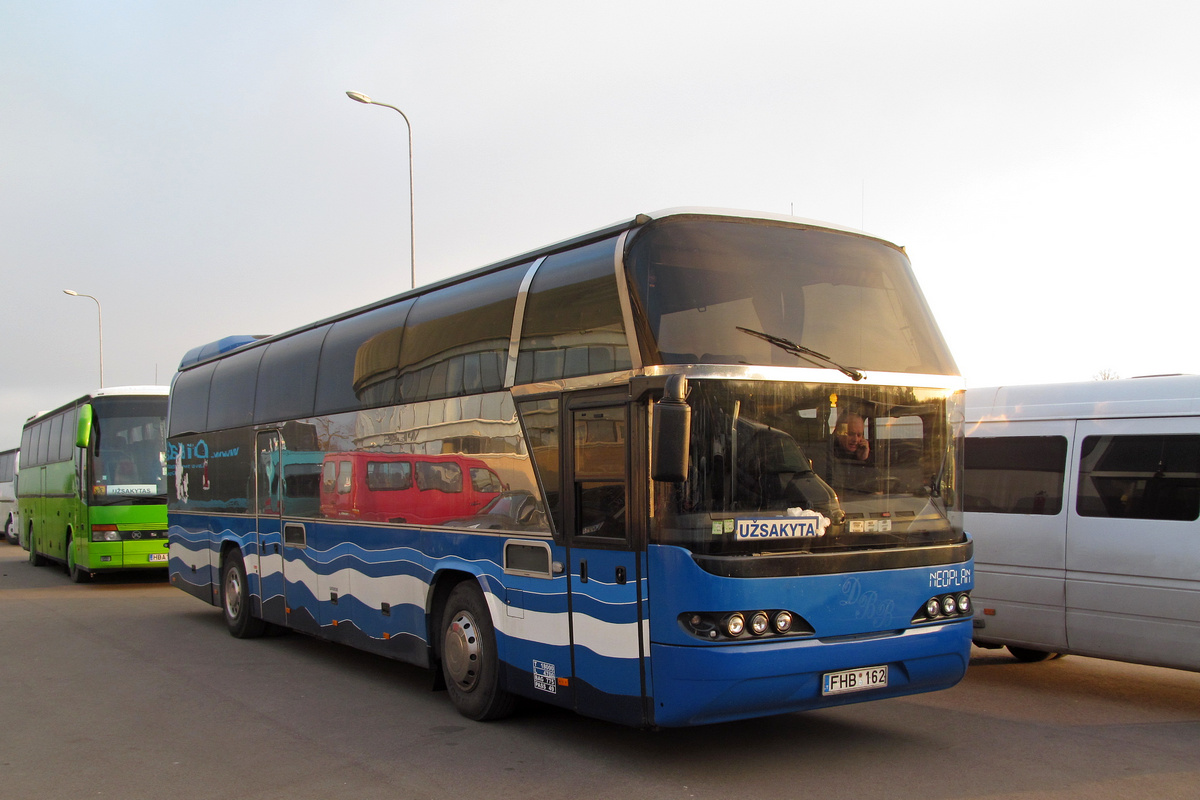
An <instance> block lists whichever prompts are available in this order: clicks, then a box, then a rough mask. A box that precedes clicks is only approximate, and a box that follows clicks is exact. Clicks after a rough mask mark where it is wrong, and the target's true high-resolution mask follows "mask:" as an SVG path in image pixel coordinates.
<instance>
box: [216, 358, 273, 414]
mask: <svg viewBox="0 0 1200 800" xmlns="http://www.w3.org/2000/svg"><path fill="white" fill-rule="evenodd" d="M264 349H265V348H262V347H255V348H253V349H251V350H245V351H242V352H239V353H236V354H234V355H232V356H229V357H228V358H224V359H221V361H219V362H217V368H216V372H214V373H213V376H212V388H211V390H210V391H209V404H208V425H207V428H208V429H209V430H222V429H224V428H238V427H241V426H243V425H249V424H250V423H251V422H253V421H254V392H255V387H256V385H257V383H258V364H259V362H260V361H261V360H262V355H263V351H264Z"/></svg>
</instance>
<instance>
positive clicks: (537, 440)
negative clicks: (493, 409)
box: [520, 400, 563, 532]
mask: <svg viewBox="0 0 1200 800" xmlns="http://www.w3.org/2000/svg"><path fill="white" fill-rule="evenodd" d="M558 408H559V404H558V400H530V401H527V402H524V403H521V405H520V410H521V422H522V423H523V424H524V426H525V436H526V440H527V441H528V442H529V449H530V450H531V451H532V453H533V463H534V466H535V468H536V470H537V478H538V482H539V483H540V484H541V488H542V496H543V497H545V498H546V509H547V510H548V511H549V513H550V518H551V519H552V520H553V522H554V528H555V530H557V531H560V532H561V531H562V530H563V503H562V482H561V477H560V475H559V471H558V443H559V439H560V436H559V431H560V429H561V424H560V420H559V414H558Z"/></svg>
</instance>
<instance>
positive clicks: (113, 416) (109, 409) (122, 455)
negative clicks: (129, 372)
mask: <svg viewBox="0 0 1200 800" xmlns="http://www.w3.org/2000/svg"><path fill="white" fill-rule="evenodd" d="M92 407H93V408H94V410H95V417H94V422H93V426H94V428H93V431H92V440H91V446H90V447H89V448H88V454H89V456H90V461H91V463H90V468H91V476H92V498H91V502H92V503H93V504H96V505H143V504H147V503H149V504H166V502H167V473H166V458H165V456H164V450H165V448H166V412H167V408H166V407H167V398H166V397H165V396H164V397H142V398H129V397H98V398H96V399H95V400H93V401H92Z"/></svg>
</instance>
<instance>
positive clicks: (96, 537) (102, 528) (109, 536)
mask: <svg viewBox="0 0 1200 800" xmlns="http://www.w3.org/2000/svg"><path fill="white" fill-rule="evenodd" d="M92 541H93V542H119V541H121V532H120V531H118V530H117V526H116V525H93V526H92Z"/></svg>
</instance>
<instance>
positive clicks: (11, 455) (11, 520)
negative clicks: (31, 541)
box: [0, 448, 21, 544]
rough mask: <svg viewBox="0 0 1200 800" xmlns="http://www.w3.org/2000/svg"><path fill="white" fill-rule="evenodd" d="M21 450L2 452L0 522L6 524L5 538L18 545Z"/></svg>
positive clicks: (0, 464) (0, 460)
mask: <svg viewBox="0 0 1200 800" xmlns="http://www.w3.org/2000/svg"><path fill="white" fill-rule="evenodd" d="M20 455H21V449H20V448H17V449H15V450H4V451H0V522H2V523H4V538H5V539H6V540H8V543H9V544H17V531H18V530H19V526H18V525H17V493H16V480H17V467H18V464H17V461H18V457H19V456H20Z"/></svg>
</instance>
